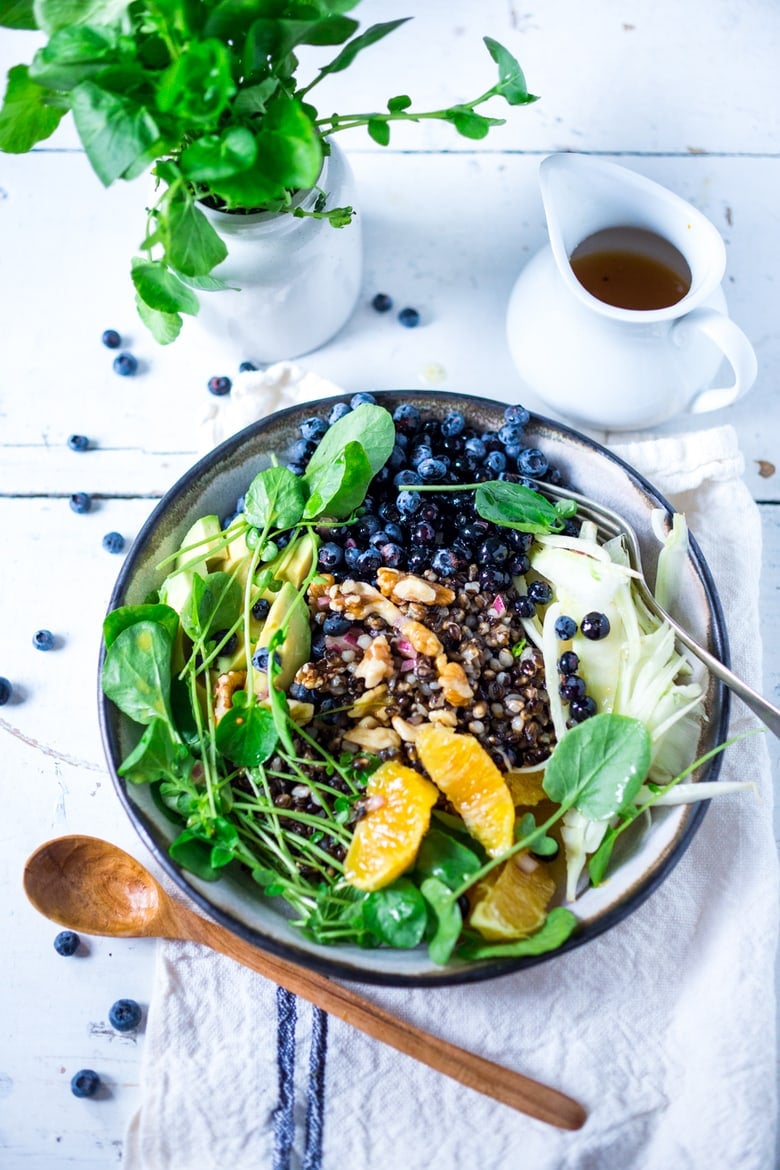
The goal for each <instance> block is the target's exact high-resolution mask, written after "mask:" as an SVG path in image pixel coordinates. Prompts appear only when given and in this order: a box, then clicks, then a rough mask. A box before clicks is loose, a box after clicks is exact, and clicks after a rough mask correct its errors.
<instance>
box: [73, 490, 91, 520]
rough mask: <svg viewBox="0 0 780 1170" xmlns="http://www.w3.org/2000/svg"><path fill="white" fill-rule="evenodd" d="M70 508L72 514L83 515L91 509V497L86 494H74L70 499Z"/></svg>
mask: <svg viewBox="0 0 780 1170" xmlns="http://www.w3.org/2000/svg"><path fill="white" fill-rule="evenodd" d="M70 506H71V510H72V511H73V512H78V513H79V515H83V514H84V512H88V511H89V510H90V508H91V507H92V497H91V496H88V495H87V493H86V492H74V493H73V495H72V496H71V497H70Z"/></svg>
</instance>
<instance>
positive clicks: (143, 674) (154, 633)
mask: <svg viewBox="0 0 780 1170" xmlns="http://www.w3.org/2000/svg"><path fill="white" fill-rule="evenodd" d="M172 646H173V639H172V638H171V636H170V634H169V633H168V631H167V630H166V629H165V628H164V627H163V626H161V625H160V624H159V623H158V622H149V621H141V622H136V623H135V624H134V625H132V626H128V627H127V628H126V629H124V630H122V632H121V633H120V634H117V636H116V638H115V639H114V641H113V642H112V643H111V645H110V646H109V647H108V649H107V650H106V656H105V659H104V661H103V671H102V677H101V685H102V687H103V693H104V694H105V695H106V697H107V698H109V699H111V701H112V702H113V703H114V704H115V705H116V706H117V707H118V708H119V710H120V711H123V712H124V713H125V715H127V716H128V717H129V718H130V719H132V720H133V721H134V722H135V723H144V724H146V723H151V722H152V720H153V719H164V720H166V721H168V722H170V715H169V710H168V703H169V694H170V684H171V649H172Z"/></svg>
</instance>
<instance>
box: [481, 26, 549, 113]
mask: <svg viewBox="0 0 780 1170" xmlns="http://www.w3.org/2000/svg"><path fill="white" fill-rule="evenodd" d="M482 39H483V41H484V42H485V45H486V46H487V51H488V52H489V53H490V56H491V57H492V58H493V60H494V61H495V63H496V65H498V85H497V86H496V87H495V92H496V93H497V94H500V95H501V97H503V98H504V99H505V100H506V101H507V102H508V103H509V105H510V106H525V105H528V104H529V103H530V102H535V101H538V98H537V97H536V96H535V95H534V94H532V93H529V92H528V87H527V85H526V83H525V77H524V75H523V71H522V69H521V68H520V65H519V63H518V62H517V61H516V59H515V58H514V57H513V56H512V54H511V53H510V52H509V49H506V48H505V47H504V46H503V45H502V44H499V42H498V41H494V40H493V38H492V37H483V38H482Z"/></svg>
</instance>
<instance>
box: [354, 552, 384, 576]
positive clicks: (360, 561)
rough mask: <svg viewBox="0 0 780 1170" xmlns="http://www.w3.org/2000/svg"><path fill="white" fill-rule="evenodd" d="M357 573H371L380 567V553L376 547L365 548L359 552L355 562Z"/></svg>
mask: <svg viewBox="0 0 780 1170" xmlns="http://www.w3.org/2000/svg"><path fill="white" fill-rule="evenodd" d="M355 567H356V568H357V570H358V572H359V573H366V574H373V573H376V571H377V570H378V569H381V568H382V554H381V553H380V552H379V550H378V549H376V548H367V549H366V550H365V552H361V553H360V555H359V557H358V558H357V561H356V563H355Z"/></svg>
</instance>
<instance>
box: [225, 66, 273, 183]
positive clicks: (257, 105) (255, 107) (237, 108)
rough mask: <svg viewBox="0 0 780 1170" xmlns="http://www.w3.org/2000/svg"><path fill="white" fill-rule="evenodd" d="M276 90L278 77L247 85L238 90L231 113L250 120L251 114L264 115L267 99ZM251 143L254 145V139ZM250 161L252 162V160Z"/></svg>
mask: <svg viewBox="0 0 780 1170" xmlns="http://www.w3.org/2000/svg"><path fill="white" fill-rule="evenodd" d="M278 88H279V78H278V77H264V78H263V80H262V81H259V82H258V83H257V85H249V86H247V88H246V89H240V90H239V91H238V93H237V94H236V98H235V101H234V102H233V112H234V113H235V114H236V115H237V116H238V117H241V118H247V117H250V118H251V116H252V115H253V114H264V113H265V111H266V106H267V105H268V101H269V99H270V98H271V97H273V95H274V94H275V93H276V90H277V89H278ZM232 129H234V130H238V129H242V127H238V126H235V127H232ZM252 142H253V144H254V138H253V139H252ZM251 161H252V162H253V161H254V159H252V160H251ZM247 165H249V164H247Z"/></svg>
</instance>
